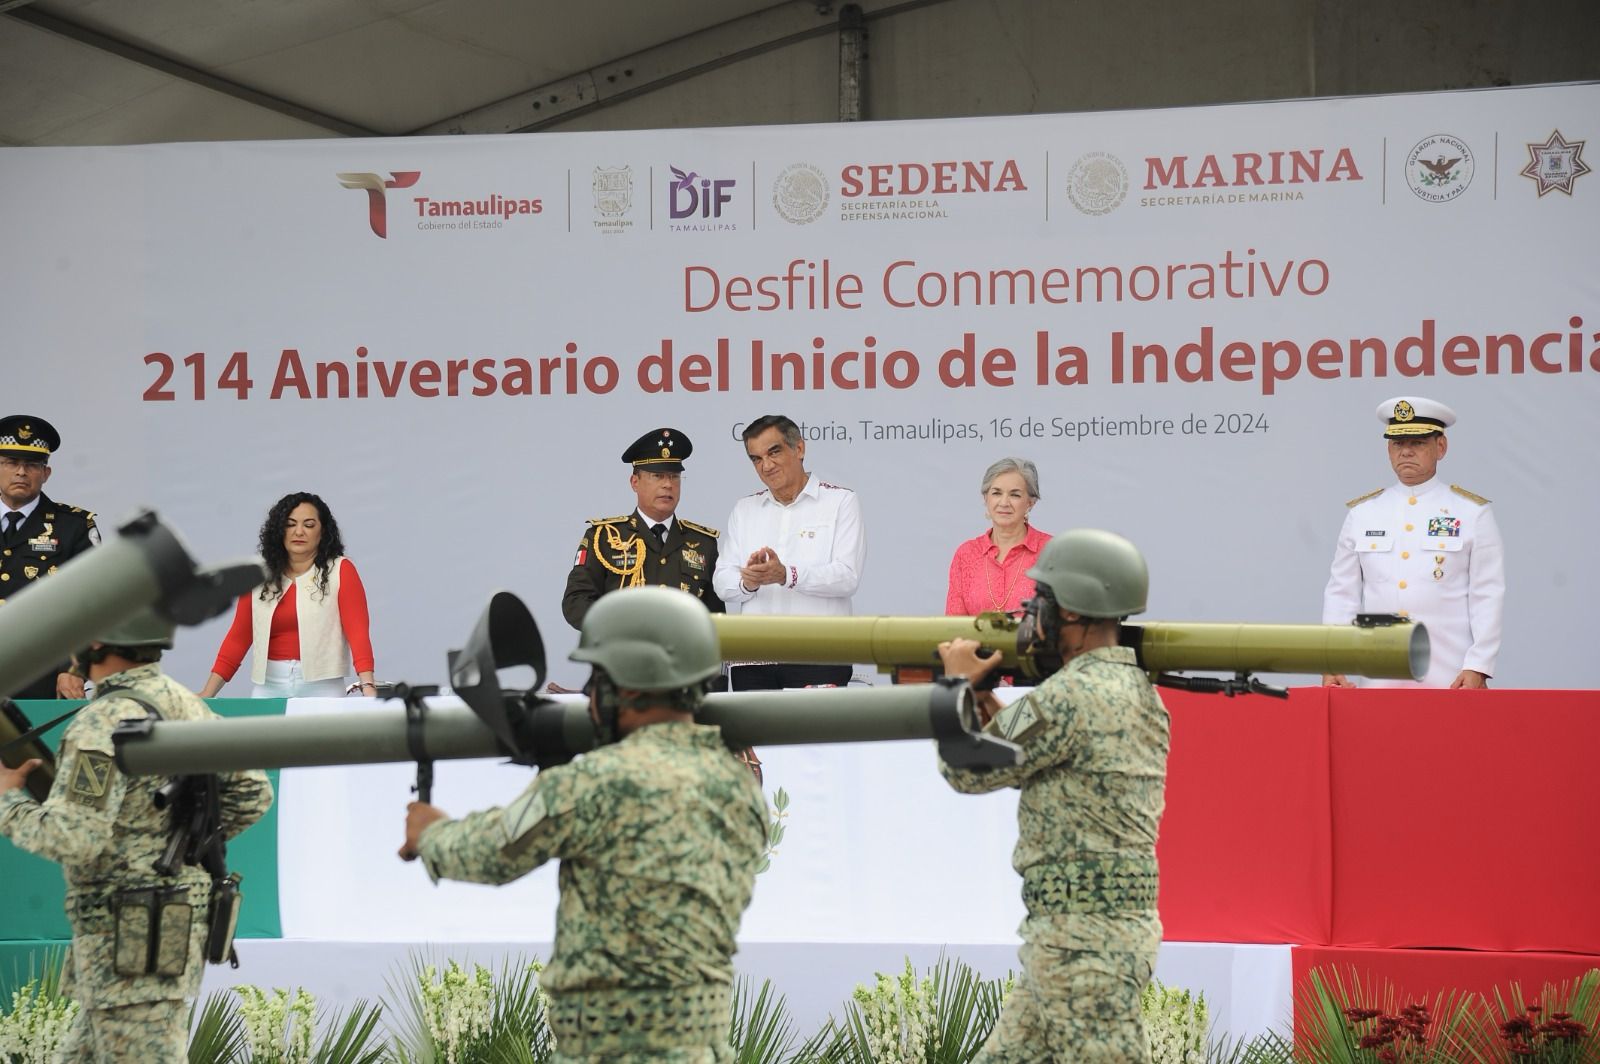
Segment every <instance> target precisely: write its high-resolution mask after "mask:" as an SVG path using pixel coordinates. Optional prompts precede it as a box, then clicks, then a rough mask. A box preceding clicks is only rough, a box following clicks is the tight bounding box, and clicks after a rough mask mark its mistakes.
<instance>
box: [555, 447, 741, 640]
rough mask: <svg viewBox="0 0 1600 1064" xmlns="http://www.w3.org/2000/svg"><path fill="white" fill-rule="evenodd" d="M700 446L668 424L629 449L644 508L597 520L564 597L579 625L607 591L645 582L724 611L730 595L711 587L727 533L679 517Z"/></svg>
mask: <svg viewBox="0 0 1600 1064" xmlns="http://www.w3.org/2000/svg"><path fill="white" fill-rule="evenodd" d="M693 451H694V444H692V443H690V442H689V437H687V436H685V435H684V434H683V433H681V432H679V431H678V430H677V429H665V428H663V429H654V430H652V431H650V432H647V433H645V434H644V435H643V436H640V437H639V438H638V439H637V440H634V441H633V443H632V444H631V445H629V447H628V449H627V450H626V451H623V452H622V460H623V461H624V462H627V463H628V464H629V465H631V466H632V467H633V475H632V476H630V477H629V478H628V485H629V486H630V487H632V488H633V493H634V495H636V496H637V497H638V499H639V505H638V507H637V508H636V509H635V510H634V511H633V512H632V513H627V514H622V515H621V516H619V517H594V518H590V520H589V527H588V528H586V529H584V532H583V538H582V539H581V540H579V541H578V555H577V557H576V558H574V559H573V561H572V572H570V573H569V574H567V590H566V594H564V595H563V596H562V597H561V613H562V616H564V617H566V619H567V623H568V624H570V625H572V627H574V628H577V629H580V630H581V629H582V628H583V618H584V615H585V614H587V613H588V612H589V607H590V606H592V605H594V601H595V599H597V598H599V597H600V596H601V595H604V594H605V593H606V592H607V591H614V590H616V589H617V588H619V587H639V586H640V585H643V584H651V585H660V586H662V587H676V588H679V589H681V590H684V591H687V592H689V593H690V594H691V595H693V596H695V597H696V598H698V599H699V600H700V601H701V602H703V603H705V604H706V607H707V608H708V609H710V610H711V611H712V612H713V613H721V612H723V610H724V607H723V605H722V600H721V599H720V598H718V597H717V593H716V592H715V591H713V590H711V574H712V572H713V571H715V569H716V568H717V536H718V535H720V534H721V533H719V532H718V531H717V530H716V529H714V528H709V527H707V526H706V525H701V524H696V523H695V522H693V521H686V520H684V519H683V518H681V517H678V516H677V509H678V496H679V493H680V491H681V489H682V487H683V461H684V459H686V458H688V457H689V455H690V454H691V453H692V452H693Z"/></svg>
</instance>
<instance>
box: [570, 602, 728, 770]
mask: <svg viewBox="0 0 1600 1064" xmlns="http://www.w3.org/2000/svg"><path fill="white" fill-rule="evenodd" d="M568 657H569V659H570V660H572V661H582V662H587V663H589V664H590V665H593V666H594V669H595V674H594V678H593V679H592V680H591V681H590V683H591V684H592V686H593V690H594V696H595V708H596V710H597V711H598V713H599V720H598V729H599V738H600V741H601V742H602V743H610V742H616V741H617V739H618V738H620V736H619V735H618V733H617V726H616V723H617V710H618V707H619V706H620V705H622V704H624V702H626V703H627V704H629V705H630V706H644V705H646V704H651V703H654V704H658V705H660V704H666V705H670V706H672V707H673V708H675V709H681V710H687V711H689V712H691V713H692V712H695V711H696V710H698V709H699V707H700V703H701V701H702V700H703V698H704V697H705V689H706V683H707V681H709V680H710V679H711V678H712V677H714V676H716V675H717V674H718V673H719V672H721V671H722V651H721V649H720V648H719V647H718V645H717V630H716V628H715V627H714V626H713V625H712V623H711V611H710V610H708V609H706V607H705V605H704V604H703V603H702V602H700V600H699V599H697V598H695V597H694V596H692V595H688V594H685V593H684V592H682V591H679V590H677V589H676V588H668V587H633V588H623V589H622V590H619V591H613V592H611V594H609V595H603V596H601V597H600V599H599V601H597V602H596V603H595V604H594V606H593V607H592V608H591V609H590V610H589V613H588V615H587V616H585V617H584V619H583V633H582V635H580V636H579V638H578V648H577V649H576V650H574V651H573V652H572V653H571V654H570V655H568ZM619 688H621V689H626V690H629V691H639V692H650V693H651V695H650V697H635V696H629V697H628V698H627V699H624V698H622V697H621V696H620V695H619V693H618V689H619Z"/></svg>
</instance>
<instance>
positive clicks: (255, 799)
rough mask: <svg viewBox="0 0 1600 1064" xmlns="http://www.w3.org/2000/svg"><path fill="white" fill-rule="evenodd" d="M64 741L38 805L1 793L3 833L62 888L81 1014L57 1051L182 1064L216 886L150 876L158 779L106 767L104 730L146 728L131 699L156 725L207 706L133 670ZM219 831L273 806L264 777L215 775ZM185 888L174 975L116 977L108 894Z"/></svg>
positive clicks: (156, 668) (198, 879)
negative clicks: (184, 925) (58, 876)
mask: <svg viewBox="0 0 1600 1064" xmlns="http://www.w3.org/2000/svg"><path fill="white" fill-rule="evenodd" d="M98 687H99V691H100V695H99V697H98V698H96V699H95V700H94V701H92V702H90V703H89V704H88V705H86V706H85V707H84V708H83V710H82V711H81V712H80V713H79V714H78V715H77V717H75V718H74V719H73V721H72V724H71V726H69V727H68V728H67V731H66V734H65V735H64V736H63V737H62V742H61V750H60V756H59V763H58V767H57V776H56V781H55V786H54V787H52V788H51V791H50V797H49V798H48V799H47V800H46V801H45V802H44V804H42V805H41V804H39V803H38V802H36V801H34V800H33V798H31V797H30V796H29V795H28V793H27V791H26V790H25V789H23V788H17V789H15V790H11V791H7V792H6V793H5V794H0V834H3V835H5V836H6V837H7V838H9V839H10V840H11V841H12V842H14V843H15V844H16V845H17V846H19V847H20V848H22V849H24V850H27V851H29V852H31V853H35V854H38V855H39V856H41V857H44V858H47V859H48V860H52V861H56V862H59V863H60V865H61V870H62V872H63V874H64V876H65V878H66V881H67V918H68V920H69V922H70V923H71V924H72V949H71V959H70V963H69V964H68V967H67V986H66V988H65V989H66V992H67V993H68V994H70V995H71V996H72V997H74V998H75V999H76V1000H77V1002H78V1004H79V1006H80V1007H81V1008H80V1011H79V1013H78V1017H77V1019H76V1020H75V1021H74V1023H73V1026H72V1029H71V1031H70V1032H69V1033H68V1034H67V1037H66V1040H65V1042H64V1043H63V1047H62V1050H61V1056H60V1057H59V1058H58V1059H60V1060H63V1061H83V1062H95V1064H103V1062H111V1061H130V1062H131V1061H139V1062H141V1064H144V1062H150V1061H163V1062H166V1061H181V1060H183V1059H185V1056H186V1052H187V1051H186V1047H187V1045H188V1027H189V1011H190V1003H191V1002H192V1001H193V999H194V997H195V996H196V995H197V994H198V993H199V990H200V977H201V975H202V973H203V970H204V967H205V963H204V959H203V958H204V947H205V931H206V926H205V916H206V907H207V902H208V900H209V898H210V893H211V879H210V876H209V874H208V873H206V872H205V871H204V870H202V869H199V868H194V867H184V868H182V869H180V870H179V872H178V873H177V874H176V875H174V876H170V877H164V876H161V875H158V874H157V873H156V872H155V871H154V870H153V868H152V865H153V864H154V862H155V861H156V860H157V858H159V857H160V856H161V852H162V850H163V848H164V847H165V846H166V844H167V841H168V838H169V828H170V825H169V823H168V820H169V814H168V813H166V812H163V811H161V810H158V809H156V807H155V804H154V802H153V800H152V798H153V796H154V794H155V791H156V789H157V788H159V787H160V786H161V785H162V784H164V783H165V782H166V780H165V779H164V778H159V777H142V778H135V777H128V776H124V775H123V774H122V773H120V772H119V771H118V770H117V767H116V763H115V761H114V760H113V747H112V744H111V733H112V731H113V730H115V728H116V727H117V725H118V724H119V723H120V722H122V721H124V720H143V719H144V718H145V717H146V715H147V714H146V711H145V709H144V707H143V706H141V705H139V704H138V703H137V702H133V701H130V700H129V699H127V698H122V697H119V695H121V694H122V693H124V692H126V693H128V694H133V695H137V696H138V697H140V698H142V699H144V700H145V701H147V702H149V703H150V704H151V705H153V706H155V707H156V709H157V711H159V712H160V714H161V717H162V719H163V720H203V719H209V718H211V717H213V716H214V715H215V714H213V713H212V712H211V710H210V708H209V707H208V706H207V705H206V704H205V703H204V702H202V701H201V700H200V698H199V697H198V696H196V695H194V694H193V693H191V692H189V691H188V690H185V689H184V688H183V687H182V686H181V685H179V684H178V683H177V682H176V681H174V680H171V679H169V678H168V677H167V676H165V675H164V674H163V673H162V672H161V667H160V665H157V664H149V665H140V666H137V667H135V668H131V669H127V670H125V671H123V672H119V673H114V674H113V675H110V676H106V677H104V678H103V679H101V681H100V682H99V684H98ZM222 780H223V788H222V827H223V830H224V832H225V833H226V834H227V835H228V836H229V837H232V836H234V835H237V834H238V833H239V832H241V831H243V830H244V829H245V828H246V827H248V826H249V825H251V824H253V823H255V822H256V821H257V820H259V819H260V818H261V815H262V814H263V813H265V812H266V811H267V807H268V806H270V805H271V804H272V786H271V784H270V783H268V782H267V777H266V774H265V773H263V772H241V773H235V774H230V775H224V776H223V777H222ZM174 887H176V888H185V887H186V888H188V901H189V902H190V904H191V906H192V912H193V918H192V922H191V926H190V933H189V949H188V959H187V962H186V963H185V962H182V961H179V962H178V963H180V964H183V972H182V974H181V975H173V976H164V975H132V976H120V975H117V974H116V972H115V970H114V960H113V958H114V954H115V951H114V941H115V940H114V930H115V928H114V918H113V909H112V904H111V902H112V896H113V895H114V894H116V893H117V892H119V891H126V890H133V889H148V888H158V889H166V888H174Z"/></svg>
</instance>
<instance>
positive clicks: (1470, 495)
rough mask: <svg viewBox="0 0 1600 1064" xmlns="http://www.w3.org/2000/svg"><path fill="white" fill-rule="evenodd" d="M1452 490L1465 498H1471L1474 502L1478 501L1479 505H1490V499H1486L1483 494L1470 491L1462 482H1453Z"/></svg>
mask: <svg viewBox="0 0 1600 1064" xmlns="http://www.w3.org/2000/svg"><path fill="white" fill-rule="evenodd" d="M1450 490H1451V491H1453V492H1455V493H1456V494H1457V495H1459V496H1461V497H1462V498H1463V499H1471V500H1472V501H1473V502H1475V503H1477V504H1478V505H1479V506H1488V505H1489V500H1488V499H1485V498H1484V497H1483V496H1482V495H1476V494H1474V493H1472V492H1470V491H1468V490H1467V489H1466V488H1463V487H1462V486H1461V485H1460V484H1452V485H1450Z"/></svg>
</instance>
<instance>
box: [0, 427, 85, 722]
mask: <svg viewBox="0 0 1600 1064" xmlns="http://www.w3.org/2000/svg"><path fill="white" fill-rule="evenodd" d="M60 446H61V434H60V433H59V432H57V431H56V430H55V426H53V425H51V424H50V422H48V421H46V420H45V419H44V418H41V417H34V416H32V415H31V414H12V415H11V416H10V417H5V418H0V603H4V602H5V600H6V599H8V598H10V597H11V596H12V595H15V594H16V593H17V592H19V591H21V590H22V589H23V588H25V587H27V586H28V585H29V584H32V583H33V582H34V581H35V580H38V579H40V578H42V577H45V576H49V575H50V574H51V573H53V572H55V571H56V570H57V569H58V568H60V567H61V566H62V565H65V564H66V562H67V559H69V558H74V557H77V556H78V555H79V554H82V553H83V552H84V551H86V550H88V549H89V548H90V547H92V546H94V545H95V544H96V543H99V542H100V532H99V530H98V529H97V528H95V525H94V514H92V513H90V512H89V511H87V510H84V509H82V508H81V507H77V506H71V505H68V504H67V503H61V502H56V501H55V500H54V499H52V498H50V496H48V495H46V494H45V493H44V485H45V481H47V480H49V479H50V472H51V470H50V456H51V455H52V454H54V453H55V452H56V450H57V449H58V448H60ZM68 667H69V663H67V662H62V663H61V665H59V666H58V667H56V668H52V669H51V670H50V671H49V672H48V673H47V674H45V675H44V676H41V677H39V679H37V680H35V681H34V682H32V683H30V684H28V685H27V686H26V687H24V688H22V689H21V690H20V691H17V692H16V693H15V696H14V697H16V698H56V697H61V698H82V697H83V680H82V678H80V677H78V676H74V675H72V674H70V673H69V672H68V671H67V669H68Z"/></svg>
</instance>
